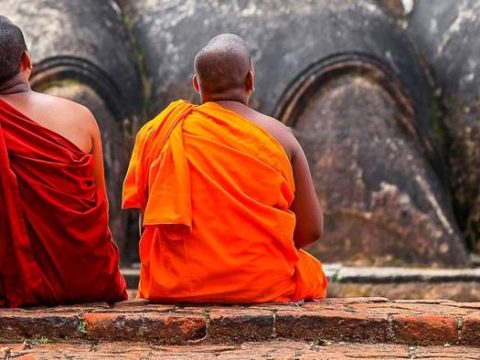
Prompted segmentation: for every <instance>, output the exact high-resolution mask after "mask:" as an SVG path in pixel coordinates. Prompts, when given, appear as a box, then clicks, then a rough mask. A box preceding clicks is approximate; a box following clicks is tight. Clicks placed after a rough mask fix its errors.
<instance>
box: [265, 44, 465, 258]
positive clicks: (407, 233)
mask: <svg viewBox="0 0 480 360" xmlns="http://www.w3.org/2000/svg"><path fill="white" fill-rule="evenodd" d="M274 115H276V117H277V118H278V119H280V120H281V121H283V122H284V123H286V124H288V125H291V126H293V129H294V132H295V133H296V134H297V137H298V138H299V141H300V143H301V144H302V145H303V147H304V149H305V152H306V154H307V158H308V159H309V163H310V166H311V171H312V175H313V178H314V181H315V185H316V188H317V193H318V195H319V198H320V201H321V203H322V205H323V207H324V209H325V214H326V234H325V236H324V239H323V240H322V241H321V242H319V243H318V244H317V245H316V246H315V247H313V248H312V249H310V250H311V251H312V253H313V254H314V255H316V256H318V257H320V258H322V259H326V260H328V261H329V262H331V261H342V262H346V263H350V264H355V265H358V264H362V265H397V264H420V265H422V264H423V265H427V264H428V265H432V264H442V265H447V266H448V265H454V266H455V265H464V264H465V263H466V262H467V261H468V260H467V254H466V251H465V248H464V244H463V243H462V240H461V237H460V236H459V233H458V229H457V226H456V223H455V220H454V219H453V213H452V210H451V205H450V202H449V200H448V193H447V192H446V189H445V188H444V187H443V185H442V183H441V181H440V180H439V177H438V175H437V173H436V171H435V170H434V168H433V167H432V163H431V162H430V161H429V159H428V156H427V155H426V154H428V153H429V152H431V150H432V149H430V148H429V146H430V143H429V142H428V139H427V141H426V140H425V138H424V137H422V136H420V135H419V131H418V129H417V126H416V112H415V108H414V106H413V101H412V100H411V99H410V98H409V96H408V95H407V94H406V92H405V90H404V88H403V86H402V83H401V81H399V80H398V78H397V77H396V76H395V73H394V72H393V71H391V70H390V69H389V67H388V66H387V65H386V64H384V63H383V62H382V61H380V60H378V59H376V58H375V57H372V56H369V55H364V54H361V53H342V54H336V55H333V56H329V57H327V58H324V59H323V60H321V61H320V62H317V63H315V64H313V65H312V66H310V67H309V68H307V69H306V70H304V71H303V72H302V73H301V74H300V75H298V76H297V77H296V78H295V80H294V81H293V82H292V83H291V84H290V86H289V87H288V88H287V90H286V91H285V92H284V94H283V96H281V97H280V99H279V101H278V102H277V106H276V108H275V111H274Z"/></svg>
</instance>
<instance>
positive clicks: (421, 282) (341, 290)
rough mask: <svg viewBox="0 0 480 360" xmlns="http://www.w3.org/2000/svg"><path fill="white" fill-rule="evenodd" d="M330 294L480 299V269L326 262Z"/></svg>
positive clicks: (131, 274)
mask: <svg viewBox="0 0 480 360" xmlns="http://www.w3.org/2000/svg"><path fill="white" fill-rule="evenodd" d="M324 270H325V273H326V275H327V277H328V279H329V281H330V286H329V289H328V296H330V297H358V296H382V297H387V298H390V299H439V298H440V299H450V300H456V301H480V268H467V269H427V268H401V267H349V266H342V265H341V264H327V265H324ZM122 273H123V274H124V276H125V278H126V280H127V283H128V287H129V288H130V289H136V288H137V285H138V280H139V275H140V274H139V270H138V269H135V268H125V269H122Z"/></svg>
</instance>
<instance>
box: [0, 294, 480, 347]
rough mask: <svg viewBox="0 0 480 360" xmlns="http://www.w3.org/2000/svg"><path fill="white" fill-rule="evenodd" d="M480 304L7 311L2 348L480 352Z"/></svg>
mask: <svg viewBox="0 0 480 360" xmlns="http://www.w3.org/2000/svg"><path fill="white" fill-rule="evenodd" d="M479 310H480V303H458V302H454V301H448V300H436V301H406V300H398V301H390V300H388V299H385V298H350V299H347V298H346V299H341V298H338V299H328V300H325V301H323V302H318V303H306V304H304V305H302V306H297V305H292V304H265V305H257V306H248V307H246V306H206V305H205V306H175V305H160V304H149V303H148V302H147V301H139V300H134V301H126V302H121V303H117V304H115V305H107V304H90V305H79V306H64V307H63V306H62V307H55V308H42V309H40V308H36V309H29V310H24V309H0V342H3V343H12V342H22V341H24V340H25V339H30V340H33V341H38V339H48V341H54V342H55V341H71V340H85V341H94V342H98V341H114V342H115V341H131V342H135V341H136V342H153V343H157V344H170V345H183V344H199V343H202V344H241V343H245V342H262V341H271V340H274V339H283V340H296V341H314V342H318V341H333V342H342V341H345V342H353V343H392V344H409V345H445V344H450V345H468V346H480V311H479Z"/></svg>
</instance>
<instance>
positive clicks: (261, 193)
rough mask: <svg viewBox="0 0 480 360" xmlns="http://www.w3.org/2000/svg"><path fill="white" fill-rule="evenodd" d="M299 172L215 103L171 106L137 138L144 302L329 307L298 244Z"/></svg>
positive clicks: (132, 197)
mask: <svg viewBox="0 0 480 360" xmlns="http://www.w3.org/2000/svg"><path fill="white" fill-rule="evenodd" d="M294 191H295V186H294V179H293V171H292V167H291V164H290V161H289V158H288V156H287V154H286V153H285V150H284V148H283V147H282V145H281V144H280V143H279V142H278V141H277V140H276V139H275V138H274V137H272V136H271V135H270V134H268V133H267V132H266V131H264V130H263V129H261V128H260V127H258V126H257V125H255V124H254V123H253V122H251V121H250V120H248V119H246V118H243V117H242V116H240V115H239V114H236V113H234V112H232V111H229V110H227V109H225V108H223V107H222V106H220V105H218V104H217V103H214V102H208V103H205V104H203V105H201V106H194V105H192V104H190V103H188V102H186V101H183V100H180V101H177V102H174V103H172V104H170V106H168V107H167V108H166V109H165V110H164V111H163V112H162V113H160V114H159V115H158V116H157V117H156V118H155V119H154V120H152V121H150V122H148V123H147V124H146V125H145V126H144V127H143V128H142V129H141V130H140V132H139V133H138V135H137V139H136V143H135V147H134V150H133V154H132V158H131V161H130V165H129V169H128V173H127V176H126V179H125V183H124V190H123V207H124V208H137V209H140V210H142V211H143V212H144V218H143V219H144V220H143V225H144V232H143V234H142V237H141V239H140V260H141V273H140V284H139V289H138V297H140V298H146V299H150V300H152V301H158V302H171V301H174V302H216V303H260V302H289V301H299V300H302V299H321V298H324V297H325V293H326V287H327V280H326V277H325V275H324V273H323V270H322V266H321V263H320V262H319V261H318V260H317V259H315V258H313V257H312V256H310V255H309V254H307V253H306V252H304V251H303V250H298V249H297V248H296V247H295V245H294V241H293V232H294V228H295V214H294V213H293V212H291V211H290V210H289V208H290V206H291V204H292V201H293V199H294Z"/></svg>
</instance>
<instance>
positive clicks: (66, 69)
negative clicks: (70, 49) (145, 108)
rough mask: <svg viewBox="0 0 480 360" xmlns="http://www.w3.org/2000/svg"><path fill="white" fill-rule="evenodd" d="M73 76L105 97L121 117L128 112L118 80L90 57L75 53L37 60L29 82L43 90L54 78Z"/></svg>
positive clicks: (106, 101)
mask: <svg viewBox="0 0 480 360" xmlns="http://www.w3.org/2000/svg"><path fill="white" fill-rule="evenodd" d="M65 79H70V80H72V81H79V82H81V83H85V84H87V85H88V86H90V87H91V88H93V89H94V90H95V92H96V93H97V94H98V95H99V96H100V97H101V98H102V99H104V101H105V104H106V106H107V107H108V108H109V110H110V111H111V112H112V114H113V115H114V116H115V118H116V120H117V121H120V120H121V119H123V118H124V117H126V116H127V111H126V109H125V106H124V105H123V104H124V103H125V100H126V99H125V98H124V95H123V93H122V91H121V89H120V88H119V87H118V85H117V83H116V82H115V81H113V79H111V77H110V76H109V75H108V74H107V73H106V72H105V71H104V70H103V69H101V68H100V67H98V66H97V65H95V64H94V63H93V62H91V61H90V60H88V59H84V58H78V57H74V56H65V55H64V56H54V57H49V58H46V59H42V60H41V61H40V62H38V63H36V64H35V66H34V68H33V71H32V76H31V77H30V84H31V85H32V87H33V88H35V89H37V90H41V89H43V88H45V87H48V86H49V84H51V83H52V82H53V83H55V82H57V81H62V80H65Z"/></svg>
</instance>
